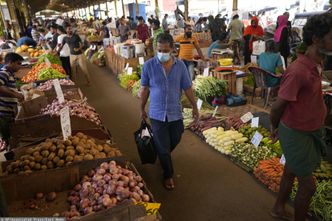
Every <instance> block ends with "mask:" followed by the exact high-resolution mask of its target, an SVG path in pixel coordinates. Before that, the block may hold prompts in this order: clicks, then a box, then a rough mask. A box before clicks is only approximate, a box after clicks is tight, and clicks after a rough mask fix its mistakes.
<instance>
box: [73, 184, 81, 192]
mask: <svg viewBox="0 0 332 221" xmlns="http://www.w3.org/2000/svg"><path fill="white" fill-rule="evenodd" d="M81 188H82V186H81V184H77V185H76V186H75V187H74V190H75V191H80V190H81Z"/></svg>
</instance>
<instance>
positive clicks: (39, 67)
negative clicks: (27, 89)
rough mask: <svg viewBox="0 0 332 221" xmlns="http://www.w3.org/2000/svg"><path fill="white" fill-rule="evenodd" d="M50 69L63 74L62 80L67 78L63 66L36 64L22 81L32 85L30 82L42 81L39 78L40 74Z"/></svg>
mask: <svg viewBox="0 0 332 221" xmlns="http://www.w3.org/2000/svg"><path fill="white" fill-rule="evenodd" d="M49 68H52V69H53V70H56V71H57V72H59V73H60V74H61V77H62V78H64V77H66V72H65V70H64V69H63V67H62V66H61V65H58V64H51V67H50V65H49V64H46V63H40V64H36V65H35V66H34V67H33V68H32V70H31V71H29V72H28V74H27V75H25V76H23V78H22V81H23V82H25V83H30V82H34V81H37V80H42V79H40V78H39V76H40V73H42V71H43V70H44V69H49ZM59 73H57V74H58V75H59ZM43 76H45V73H44V74H43ZM43 76H42V77H43Z"/></svg>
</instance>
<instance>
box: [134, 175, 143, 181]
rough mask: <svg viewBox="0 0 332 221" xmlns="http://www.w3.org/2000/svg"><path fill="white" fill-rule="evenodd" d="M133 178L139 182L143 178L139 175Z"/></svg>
mask: <svg viewBox="0 0 332 221" xmlns="http://www.w3.org/2000/svg"><path fill="white" fill-rule="evenodd" d="M135 179H136V181H138V182H141V181H142V180H143V179H142V177H141V176H136V177H135Z"/></svg>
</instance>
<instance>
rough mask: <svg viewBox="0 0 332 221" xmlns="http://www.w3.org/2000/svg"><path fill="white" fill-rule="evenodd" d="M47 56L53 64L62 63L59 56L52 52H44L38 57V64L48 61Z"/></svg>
mask: <svg viewBox="0 0 332 221" xmlns="http://www.w3.org/2000/svg"><path fill="white" fill-rule="evenodd" d="M46 58H47V59H48V60H49V61H50V63H51V64H58V65H61V60H60V58H59V57H58V56H55V55H52V54H43V55H41V56H40V58H39V59H38V62H37V63H36V64H41V63H44V62H46Z"/></svg>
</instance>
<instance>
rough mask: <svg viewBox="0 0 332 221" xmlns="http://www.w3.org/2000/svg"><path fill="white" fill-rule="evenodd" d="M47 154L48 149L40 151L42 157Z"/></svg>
mask: <svg viewBox="0 0 332 221" xmlns="http://www.w3.org/2000/svg"><path fill="white" fill-rule="evenodd" d="M49 154H50V152H49V151H48V150H43V151H42V152H41V155H42V156H43V157H48V155H49Z"/></svg>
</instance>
